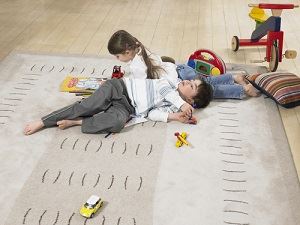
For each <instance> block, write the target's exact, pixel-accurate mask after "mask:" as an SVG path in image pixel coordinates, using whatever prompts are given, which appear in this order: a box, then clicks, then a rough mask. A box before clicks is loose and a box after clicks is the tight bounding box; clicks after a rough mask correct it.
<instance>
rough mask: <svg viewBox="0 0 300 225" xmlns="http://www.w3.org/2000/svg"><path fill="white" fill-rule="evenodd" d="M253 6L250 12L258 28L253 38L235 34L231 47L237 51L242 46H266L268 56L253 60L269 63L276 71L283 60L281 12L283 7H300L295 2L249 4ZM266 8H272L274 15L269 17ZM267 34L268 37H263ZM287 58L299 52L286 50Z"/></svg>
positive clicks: (292, 57)
mask: <svg viewBox="0 0 300 225" xmlns="http://www.w3.org/2000/svg"><path fill="white" fill-rule="evenodd" d="M248 6H249V7H252V10H251V12H250V13H249V16H250V18H252V19H254V20H255V22H256V28H255V30H254V31H253V32H252V35H251V39H239V38H238V37H237V36H233V38H232V41H231V47H232V50H233V51H237V50H238V49H239V47H242V46H266V57H265V59H264V60H253V61H252V62H265V61H267V62H268V63H269V70H270V71H272V72H274V71H276V70H277V67H278V63H279V62H281V61H282V56H283V54H282V45H283V31H281V28H280V26H281V17H280V16H281V12H282V10H283V9H293V8H296V7H299V6H298V5H294V4H268V3H260V4H249V5H248ZM264 9H271V11H272V16H270V17H268V16H267V15H266V14H265V12H264ZM266 35H267V38H265V39H262V38H263V37H264V36H266ZM284 56H285V58H287V59H294V58H295V57H296V56H297V52H296V51H294V50H286V51H285V53H284Z"/></svg>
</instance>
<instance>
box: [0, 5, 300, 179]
mask: <svg viewBox="0 0 300 225" xmlns="http://www.w3.org/2000/svg"><path fill="white" fill-rule="evenodd" d="M256 2H258V1H256V0H253V1H251V3H256ZM264 2H272V1H268V0H266V1H264ZM280 2H281V3H294V4H300V1H299V0H281V1H280ZM248 3H250V1H246V0H188V1H186V0H56V1H55V0H43V1H40V0H15V1H10V0H0V60H1V59H3V58H5V57H6V56H7V55H8V54H9V53H10V52H11V51H14V50H22V51H33V52H40V53H66V54H68V53H70V54H80V55H99V54H100V55H105V54H108V51H107V49H106V45H107V41H108V39H109V37H110V36H111V34H112V33H113V32H114V31H116V30H118V29H126V30H127V31H129V32H130V33H132V34H133V35H134V36H136V37H137V38H138V39H139V40H140V41H141V42H142V43H143V44H144V45H146V46H147V47H148V48H149V49H151V50H152V51H153V52H155V53H157V54H160V55H169V56H172V57H174V58H175V59H176V60H177V61H186V59H187V57H188V56H189V54H190V53H191V52H193V51H194V50H196V49H198V48H208V49H212V50H214V51H216V52H217V53H218V54H219V55H220V56H222V58H223V59H224V60H225V61H226V62H235V63H250V60H252V59H263V58H264V49H262V48H258V47H254V48H251V49H241V50H239V51H238V52H237V53H234V52H232V51H231V46H230V42H231V38H232V36H233V35H237V36H239V37H243V38H249V37H250V35H251V32H252V29H253V28H254V22H253V21H251V19H250V18H249V17H248V13H249V8H248V6H247V4H248ZM268 13H270V12H268ZM299 19H300V8H298V9H294V10H285V11H284V12H283V15H282V29H283V30H284V31H285V42H284V49H287V48H289V49H295V50H297V51H298V53H299V54H300V26H299ZM280 69H286V70H288V71H290V72H294V73H296V74H300V57H298V58H296V59H293V60H284V61H283V62H282V63H281V64H280ZM280 113H281V116H282V120H283V123H284V126H285V130H286V133H287V136H288V140H289V143H290V146H291V149H292V153H293V157H294V161H295V163H296V167H297V171H298V175H300V107H297V108H294V109H288V110H287V109H283V108H280Z"/></svg>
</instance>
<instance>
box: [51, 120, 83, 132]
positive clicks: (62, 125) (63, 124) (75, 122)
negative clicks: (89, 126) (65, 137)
mask: <svg viewBox="0 0 300 225" xmlns="http://www.w3.org/2000/svg"><path fill="white" fill-rule="evenodd" d="M81 124H82V120H81V119H80V120H60V121H58V122H57V126H58V128H60V129H62V130H64V129H66V128H68V127H73V126H76V125H81Z"/></svg>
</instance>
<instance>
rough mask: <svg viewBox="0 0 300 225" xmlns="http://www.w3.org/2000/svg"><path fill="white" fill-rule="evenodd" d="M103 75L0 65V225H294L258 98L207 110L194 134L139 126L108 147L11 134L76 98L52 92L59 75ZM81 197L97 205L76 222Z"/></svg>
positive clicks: (52, 64) (37, 59) (69, 64)
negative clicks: (180, 141)
mask: <svg viewBox="0 0 300 225" xmlns="http://www.w3.org/2000/svg"><path fill="white" fill-rule="evenodd" d="M114 65H120V64H119V63H118V62H116V61H115V60H113V59H107V58H106V59H105V58H97V57H76V56H54V55H53V56H51V55H34V54H21V53H19V54H12V55H10V56H9V57H7V58H6V59H5V60H4V61H2V62H1V67H0V69H1V70H0V74H1V77H0V79H1V90H0V91H1V98H0V104H1V105H0V113H1V114H0V119H1V121H0V125H1V136H0V140H1V146H2V148H1V152H0V163H1V174H0V182H1V189H0V191H1V194H0V197H1V198H0V199H1V205H4V206H5V207H1V209H0V217H1V218H2V219H3V222H2V224H3V223H4V220H5V221H6V222H5V224H6V225H15V224H29V225H32V224H39V225H43V224H51V225H52V224H53V225H58V224H62V225H64V224H66V225H69V224H70V225H73V224H74V225H76V224H83V225H84V224H101V225H123V224H124V225H125V224H130V225H148V224H149V225H152V224H153V225H183V224H184V225H195V224H206V225H210V224H211V225H215V224H234V225H242V224H243V225H250V224H255V225H274V224H275V225H277V224H278V225H279V224H280V225H282V224H289V225H297V224H300V213H299V209H300V190H299V182H298V179H297V176H296V172H295V168H294V164H293V160H292V157H291V153H290V149H289V146H288V143H287V139H286V136H285V133H284V130H283V126H282V122H281V118H280V116H279V113H278V109H277V106H276V105H275V104H274V103H273V102H272V101H271V100H269V99H266V98H264V96H261V97H260V98H252V99H248V100H245V101H233V100H228V101H214V102H213V103H212V104H211V105H210V106H209V107H208V108H206V109H205V110H199V111H197V112H196V113H195V115H196V116H197V117H198V119H199V123H198V124H197V125H195V126H193V125H182V124H178V123H169V124H164V123H154V122H147V123H144V124H139V125H136V126H134V127H130V128H127V129H125V130H124V131H123V132H122V133H120V134H117V135H111V136H109V137H108V138H104V135H86V134H82V133H81V132H80V129H79V128H78V127H75V128H70V129H68V130H65V131H60V130H58V129H57V128H51V129H47V130H43V131H41V132H39V133H37V134H35V135H32V136H29V137H25V136H23V135H22V128H23V125H24V124H25V123H26V122H27V121H30V120H33V119H36V118H39V117H41V116H42V115H44V114H45V113H48V112H50V111H52V110H53V109H57V108H58V107H61V106H64V105H66V104H69V103H71V102H73V101H74V100H76V99H77V98H76V97H74V96H73V95H71V94H68V93H60V92H58V85H59V83H60V82H61V80H62V79H63V78H64V77H65V76H66V75H67V74H69V73H72V74H74V75H75V74H77V75H89V76H97V77H102V76H104V77H109V76H110V74H111V70H112V67H113V66H114ZM232 68H233V69H235V70H239V69H240V68H239V67H238V66H237V65H232ZM247 69H250V70H251V72H252V71H254V70H258V69H260V68H257V67H250V68H247ZM176 131H180V132H181V131H186V132H188V133H189V134H190V135H189V137H188V139H189V141H190V142H191V143H192V144H193V148H189V147H182V148H180V149H177V148H176V147H175V146H174V145H175V141H176V140H175V138H174V132H176ZM91 194H97V195H99V196H101V197H102V198H103V199H104V201H105V204H104V207H103V209H102V210H101V211H100V212H99V213H97V215H96V216H95V217H94V218H93V219H90V220H86V219H84V218H83V217H81V216H80V215H79V208H80V206H81V204H82V203H84V202H85V200H86V199H87V198H88V197H89V195H91Z"/></svg>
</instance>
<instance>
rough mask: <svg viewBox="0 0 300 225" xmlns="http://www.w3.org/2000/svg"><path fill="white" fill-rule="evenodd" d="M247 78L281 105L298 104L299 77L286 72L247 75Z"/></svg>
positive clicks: (299, 98) (299, 100)
mask: <svg viewBox="0 0 300 225" xmlns="http://www.w3.org/2000/svg"><path fill="white" fill-rule="evenodd" d="M247 79H248V80H249V81H250V82H251V83H252V84H253V85H254V86H255V87H256V88H257V89H259V90H260V91H262V92H263V93H264V94H266V95H267V96H269V97H270V98H272V99H274V100H275V101H276V102H277V103H278V104H280V105H281V106H283V107H286V108H291V107H295V106H297V105H300V78H299V77H298V76H297V75H295V74H293V73H288V72H272V73H263V74H256V75H249V76H247Z"/></svg>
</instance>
